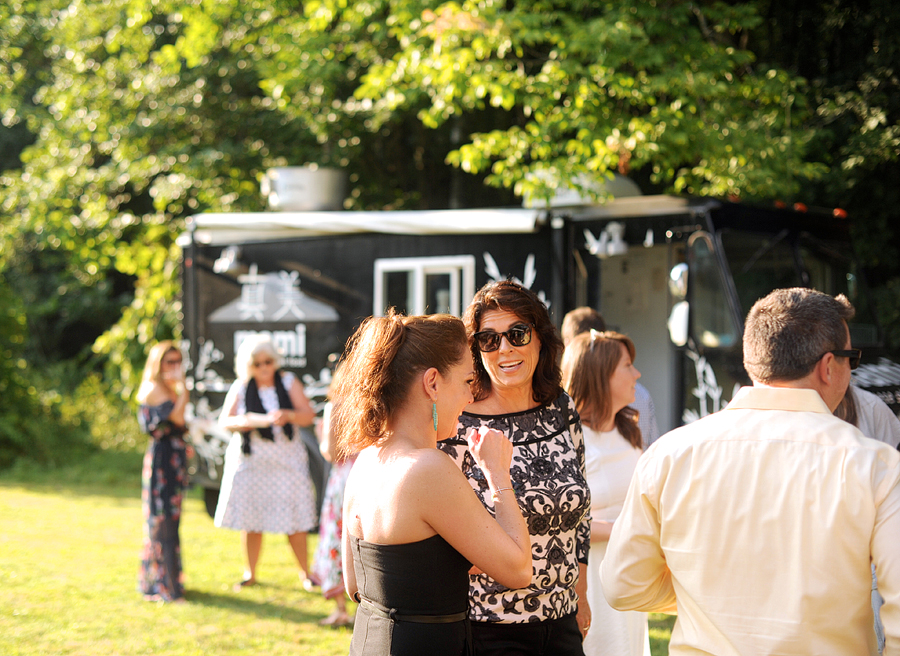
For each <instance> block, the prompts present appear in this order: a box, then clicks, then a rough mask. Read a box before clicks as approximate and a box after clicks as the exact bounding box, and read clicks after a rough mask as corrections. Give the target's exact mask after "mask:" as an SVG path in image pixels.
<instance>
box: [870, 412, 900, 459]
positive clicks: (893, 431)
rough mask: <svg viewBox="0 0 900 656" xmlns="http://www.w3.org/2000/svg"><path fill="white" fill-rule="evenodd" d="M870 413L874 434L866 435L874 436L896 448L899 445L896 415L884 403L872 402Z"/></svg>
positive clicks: (899, 423)
mask: <svg viewBox="0 0 900 656" xmlns="http://www.w3.org/2000/svg"><path fill="white" fill-rule="evenodd" d="M872 414H873V416H872V421H873V423H874V424H875V432H876V435H869V436H868V437H874V438H875V439H876V440H881V441H882V442H884V443H885V444H890V445H891V446H892V447H894V448H895V449H896V448H897V446H898V445H900V419H897V415H895V414H894V412H893V410H891V408H890V406H888V405H887V404H886V403H877V404H874V406H873V408H872Z"/></svg>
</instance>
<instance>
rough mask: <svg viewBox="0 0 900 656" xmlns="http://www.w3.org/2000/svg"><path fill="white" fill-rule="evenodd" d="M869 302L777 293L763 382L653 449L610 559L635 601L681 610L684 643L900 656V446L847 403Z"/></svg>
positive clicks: (606, 564)
mask: <svg viewBox="0 0 900 656" xmlns="http://www.w3.org/2000/svg"><path fill="white" fill-rule="evenodd" d="M852 316H853V308H852V307H851V306H850V304H849V302H848V301H847V299H846V298H844V297H843V296H838V297H837V298H834V297H831V296H828V295H827V294H822V293H819V292H816V291H812V290H809V289H800V288H795V289H783V290H776V291H774V292H772V293H771V294H769V295H768V296H766V297H765V298H763V299H761V300H759V301H757V303H756V304H755V305H754V306H753V308H752V309H751V310H750V313H749V314H748V316H747V321H746V327H745V332H744V366H745V367H746V369H747V372H748V373H749V374H750V377H751V379H752V380H753V383H754V384H753V386H752V387H747V388H744V389H742V390H741V391H740V392H739V393H738V394H737V395H736V396H735V398H734V399H733V400H732V402H731V403H730V404H729V405H728V407H727V408H726V409H724V410H722V411H720V412H717V413H715V414H713V415H710V416H708V417H705V418H703V419H701V420H699V421H697V422H695V423H693V424H690V425H688V426H684V427H682V428H679V429H676V430H674V431H672V432H670V433H668V434H667V435H665V436H663V437H662V438H660V439H659V440H658V441H657V442H656V443H655V444H653V445H652V446H651V447H650V448H649V449H648V450H647V451H646V453H645V454H644V455H643V456H642V458H641V460H640V462H639V463H638V466H637V469H636V471H635V473H634V478H632V481H631V487H630V489H629V492H628V496H627V498H626V500H625V508H624V510H623V511H622V513H621V515H620V516H619V519H618V520H617V521H616V524H615V526H614V527H613V531H612V536H611V538H610V541H609V548H608V550H607V554H606V558H605V559H604V561H603V564H602V566H601V580H602V584H603V591H604V594H605V596H606V598H607V600H608V601H609V603H610V605H611V606H613V607H614V608H617V609H619V610H640V611H656V612H668V613H674V612H676V611H677V613H678V620H677V621H676V623H675V627H674V629H673V631H672V639H671V642H670V644H669V653H670V654H717V655H721V656H725V655H731V654H829V655H843V654H847V655H849V654H854V655H857V654H875V653H877V647H876V641H875V632H874V630H873V616H872V606H871V603H870V594H869V593H870V587H871V571H870V562H872V563H874V564H875V568H876V571H877V574H878V583H879V589H880V591H881V594H882V596H883V597H884V600H885V601H884V606H883V608H882V620H883V622H884V627H885V634H886V645H885V650H884V653H885V654H889V655H893V654H900V547H898V545H900V487H898V480H900V453H898V452H897V450H896V449H892V448H891V447H890V446H888V445H885V444H883V443H881V442H877V441H875V440H871V439H869V438H867V437H864V436H863V434H862V433H860V432H859V431H858V430H857V429H856V428H855V427H853V426H851V425H850V424H848V423H846V422H844V421H842V420H840V419H837V418H836V417H834V416H833V415H832V414H831V413H832V411H833V410H834V409H835V408H836V407H837V405H838V403H839V402H840V400H841V398H842V397H843V395H844V392H845V391H846V389H847V385H848V383H849V381H850V370H851V368H852V367H855V366H856V365H857V364H858V362H859V354H858V352H854V351H853V350H852V348H851V344H850V335H849V331H848V329H847V323H846V322H847V321H848V320H849V319H850V318H851V317H852Z"/></svg>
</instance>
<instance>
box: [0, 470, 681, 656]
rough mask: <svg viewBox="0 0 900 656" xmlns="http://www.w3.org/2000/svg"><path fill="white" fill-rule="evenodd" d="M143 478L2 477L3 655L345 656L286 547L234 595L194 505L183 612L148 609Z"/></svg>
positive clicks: (659, 642) (186, 537)
mask: <svg viewBox="0 0 900 656" xmlns="http://www.w3.org/2000/svg"><path fill="white" fill-rule="evenodd" d="M116 468H118V470H117V469H116ZM139 471H140V456H138V455H135V454H128V455H124V456H123V455H118V456H116V457H115V461H114V463H113V467H112V468H110V462H109V458H108V457H107V458H106V459H104V458H98V459H96V462H88V463H82V464H81V465H80V466H77V467H75V468H74V469H72V470H69V471H62V472H54V473H53V474H52V475H48V474H44V473H40V472H36V471H34V470H31V471H25V472H24V473H23V472H22V471H21V470H20V471H18V472H14V473H12V474H9V473H7V474H5V475H0V654H3V655H4V656H19V655H22V656H25V655H27V656H47V655H51V654H66V655H78V656H97V655H103V656H119V655H123V656H125V655H127V656H130V655H135V654H167V655H191V654H215V655H223V656H229V655H232V654H234V655H237V654H241V655H246V654H266V655H267V656H270V655H271V656H276V655H278V654H285V655H288V654H289V655H290V656H297V655H298V654H316V655H322V656H330V655H332V654H346V653H347V650H348V648H349V644H350V636H351V631H350V630H349V629H326V628H321V627H319V626H317V621H318V620H319V619H321V618H323V617H325V616H326V615H327V614H328V613H330V612H331V610H332V604H331V602H327V601H325V600H324V599H323V598H322V597H321V595H319V594H316V593H307V592H305V591H303V589H302V588H301V586H300V581H299V579H298V577H297V568H296V565H295V563H294V561H293V556H292V555H291V552H290V549H289V548H288V545H287V541H286V540H285V539H284V538H283V537H281V536H266V541H265V544H264V546H263V554H262V558H261V561H260V567H259V572H258V578H259V579H260V581H261V583H262V585H260V586H258V587H256V588H248V589H245V590H243V591H241V592H240V593H235V592H233V591H232V589H231V588H232V585H233V584H234V583H235V582H236V581H237V580H238V579H239V578H240V576H241V571H242V560H241V552H240V545H239V538H238V534H237V533H236V532H233V531H228V530H224V529H217V528H215V527H214V526H213V523H212V520H211V519H210V518H209V516H208V515H207V514H206V512H205V510H204V508H203V504H202V501H201V500H200V497H199V494H197V493H192V494H191V495H189V498H188V499H187V500H186V504H185V509H184V516H183V518H182V523H181V536H182V554H183V559H184V569H185V575H186V581H185V583H186V589H187V593H186V597H187V600H188V603H185V604H162V603H154V602H146V601H144V600H143V599H142V598H141V596H140V595H139V594H138V593H137V591H136V580H137V579H136V576H137V566H138V551H139V547H140V542H141V510H140V485H139V481H138V478H139ZM314 544H315V543H314V540H312V539H311V540H310V556H312V553H313V549H314ZM351 606H352V605H351ZM671 622H672V618H669V617H665V616H653V617H652V618H651V646H652V650H653V654H654V656H657V655H661V654H665V653H666V652H667V644H668V636H669V631H670V629H671Z"/></svg>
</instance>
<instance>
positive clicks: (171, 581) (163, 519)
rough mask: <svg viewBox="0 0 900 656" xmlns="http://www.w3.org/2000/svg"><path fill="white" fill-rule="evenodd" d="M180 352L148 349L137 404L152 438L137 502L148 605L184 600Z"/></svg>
mask: <svg viewBox="0 0 900 656" xmlns="http://www.w3.org/2000/svg"><path fill="white" fill-rule="evenodd" d="M181 361H182V358H181V351H180V350H179V349H178V347H177V346H175V344H174V343H173V342H171V341H168V340H166V341H164V342H159V343H158V344H156V345H155V346H154V347H153V348H151V349H150V353H149V355H148V356H147V364H146V365H145V366H144V374H143V376H142V378H141V386H140V388H139V389H138V393H137V400H138V402H139V403H140V404H141V405H140V409H139V410H138V421H139V422H140V425H141V428H142V429H143V430H144V432H146V433H147V434H148V435H149V436H150V441H149V442H148V443H147V452H146V453H145V454H144V466H143V474H142V476H141V479H142V493H141V500H142V505H143V511H144V521H145V522H146V524H145V528H144V543H143V548H142V550H141V570H140V577H139V584H138V585H139V588H140V590H141V592H142V593H143V595H144V598H145V599H147V600H150V601H179V602H180V601H184V587H183V585H182V574H181V540H180V539H179V536H178V526H179V524H180V523H181V501H182V499H183V492H184V488H185V487H186V486H187V456H188V447H187V446H186V445H185V442H184V433H185V426H184V409H185V407H186V406H187V402H188V391H187V388H186V387H185V385H184V369H183V367H182V366H181Z"/></svg>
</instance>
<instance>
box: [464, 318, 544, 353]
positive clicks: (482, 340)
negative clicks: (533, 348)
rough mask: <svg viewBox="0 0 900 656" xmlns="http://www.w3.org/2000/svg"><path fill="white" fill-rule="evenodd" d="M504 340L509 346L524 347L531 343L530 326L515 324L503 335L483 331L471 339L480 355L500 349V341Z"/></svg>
mask: <svg viewBox="0 0 900 656" xmlns="http://www.w3.org/2000/svg"><path fill="white" fill-rule="evenodd" d="M504 337H505V338H506V341H507V342H509V343H510V345H511V346H525V345H526V344H529V343H530V342H531V326H529V325H527V324H524V323H517V324H516V325H514V326H512V327H511V328H510V329H509V330H507V331H506V332H505V333H498V332H495V331H493V330H483V331H481V332H480V333H475V334H474V335H472V339H474V340H475V343H476V344H477V345H478V350H479V351H481V352H482V353H490V352H491V351H496V350H497V349H498V348H500V340H501V339H503V338H504Z"/></svg>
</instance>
